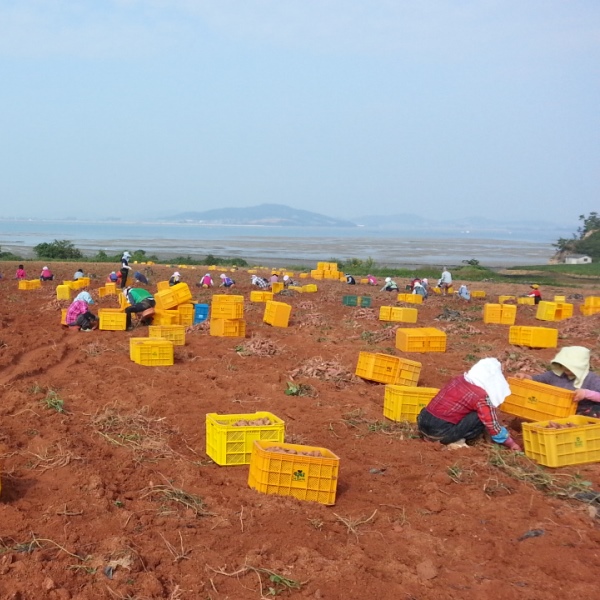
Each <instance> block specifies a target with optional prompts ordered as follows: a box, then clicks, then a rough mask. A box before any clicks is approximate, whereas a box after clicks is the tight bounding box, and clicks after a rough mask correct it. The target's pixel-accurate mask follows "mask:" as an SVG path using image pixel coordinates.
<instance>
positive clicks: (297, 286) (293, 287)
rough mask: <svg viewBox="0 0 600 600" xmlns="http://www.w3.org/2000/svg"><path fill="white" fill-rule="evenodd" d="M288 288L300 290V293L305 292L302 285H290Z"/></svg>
mask: <svg viewBox="0 0 600 600" xmlns="http://www.w3.org/2000/svg"><path fill="white" fill-rule="evenodd" d="M288 290H294V291H296V292H298V293H299V294H301V293H302V292H303V290H302V286H301V285H290V286H288Z"/></svg>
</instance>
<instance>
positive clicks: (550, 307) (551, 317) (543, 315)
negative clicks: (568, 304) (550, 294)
mask: <svg viewBox="0 0 600 600" xmlns="http://www.w3.org/2000/svg"><path fill="white" fill-rule="evenodd" d="M535 318H536V319H537V320H538V321H560V320H562V312H561V311H560V310H559V307H558V304H557V303H556V302H547V301H546V300H542V301H541V302H540V303H539V304H538V305H537V312H536V313H535Z"/></svg>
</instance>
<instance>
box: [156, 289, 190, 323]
mask: <svg viewBox="0 0 600 600" xmlns="http://www.w3.org/2000/svg"><path fill="white" fill-rule="evenodd" d="M154 300H155V301H156V305H155V308H154V310H155V312H154V319H153V321H152V324H153V325H185V326H186V327H187V326H189V325H191V324H192V323H193V321H194V305H193V304H192V302H191V300H192V292H191V291H190V288H189V287H188V284H187V283H176V284H175V285H172V286H170V287H169V288H167V289H164V290H160V291H158V292H156V293H155V294H154Z"/></svg>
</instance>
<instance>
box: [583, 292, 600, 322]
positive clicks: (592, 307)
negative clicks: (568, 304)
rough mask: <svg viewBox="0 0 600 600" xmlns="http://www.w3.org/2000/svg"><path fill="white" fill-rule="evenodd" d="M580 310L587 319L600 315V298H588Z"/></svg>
mask: <svg viewBox="0 0 600 600" xmlns="http://www.w3.org/2000/svg"><path fill="white" fill-rule="evenodd" d="M579 310H581V314H582V315H584V316H586V317H589V316H590V315H595V314H597V313H600V296H587V297H586V298H585V300H584V301H583V304H582V305H581V306H580V307H579Z"/></svg>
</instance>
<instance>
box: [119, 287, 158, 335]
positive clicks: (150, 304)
mask: <svg viewBox="0 0 600 600" xmlns="http://www.w3.org/2000/svg"><path fill="white" fill-rule="evenodd" d="M123 294H124V295H125V298H127V301H128V302H129V304H130V305H131V306H128V307H127V308H126V309H125V314H126V315H127V320H126V322H125V328H126V329H127V331H130V330H131V329H133V327H132V325H131V315H132V314H134V313H135V314H137V313H142V312H144V311H145V310H148V309H149V308H154V305H155V304H156V301H155V300H154V296H153V295H152V294H151V293H150V292H149V291H148V290H144V289H143V288H134V287H127V288H125V290H124V291H123ZM141 323H142V325H150V324H151V323H152V317H151V316H150V317H145V318H144V319H142V322H141Z"/></svg>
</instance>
